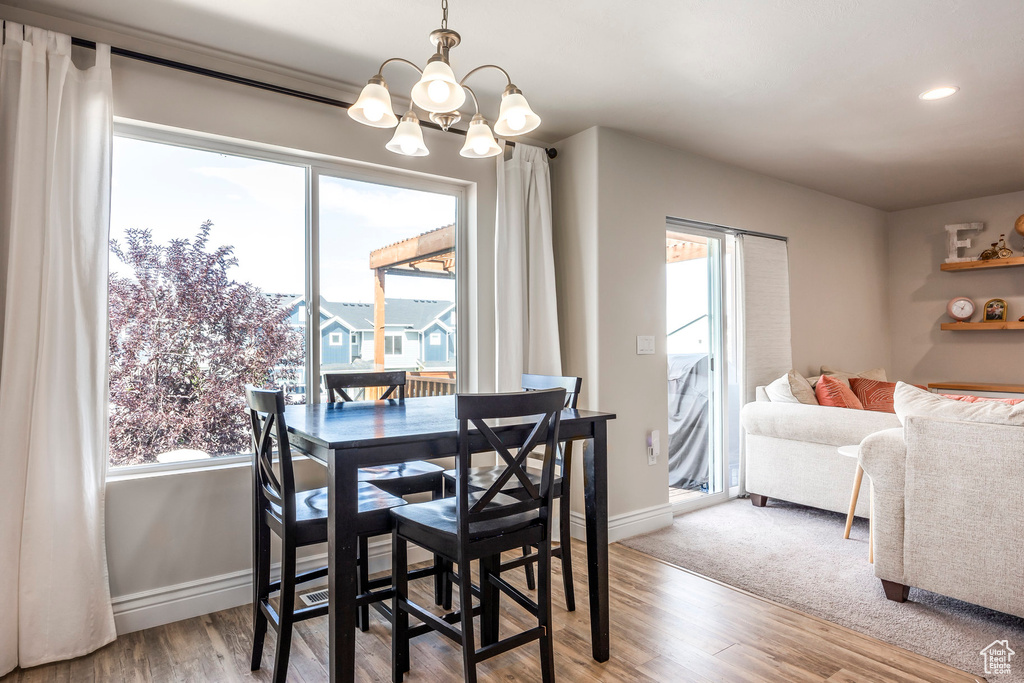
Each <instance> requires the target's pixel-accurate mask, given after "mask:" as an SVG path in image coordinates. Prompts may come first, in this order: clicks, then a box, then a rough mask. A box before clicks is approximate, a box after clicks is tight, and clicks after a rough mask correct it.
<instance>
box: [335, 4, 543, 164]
mask: <svg viewBox="0 0 1024 683" xmlns="http://www.w3.org/2000/svg"><path fill="white" fill-rule="evenodd" d="M441 17H442V18H441V28H439V29H437V30H435V31H432V32H431V33H430V42H431V43H433V44H434V47H435V48H436V52H435V53H434V54H433V55H432V56H431V57H430V59H428V60H427V65H426V66H425V67H423V69H420V68H419V67H418V66H416V64H415V63H413V62H410V61H409V60H408V59H404V58H402V57H391V58H390V59H387V60H385V61H384V63H383V64H381V65H380V68H379V69H377V75H376V76H374V77H373V78H371V79H370V81H369V82H368V83H367V84H366V86H365V87H364V88H363V90H362V92H360V93H359V99H357V100H356V102H355V104H353V105H351V106H350V107H349V110H348V115H349V116H350V117H351V118H352V120H354V121H358V122H359V123H362V124H363V125H366V126H372V127H374V128H394V127H396V126H397V129H396V130H395V134H394V136H393V137H392V138H391V141H390V142H388V144H387V145H385V147H387V149H388V150H390V151H392V152H395V153H396V154H403V155H405V156H414V157H422V156H426V155H427V154H429V153H430V152H429V151H428V150H427V146H426V144H425V143H424V142H423V131H422V129H421V128H420V119H419V116H417V114H416V108H417V107H418V108H419V109H421V110H422V111H425V112H427V113H428V114H429V115H430V120H431V121H432V122H433V123H435V124H437V125H438V126H439V127H440V128H441V130H444V131H447V130H449V129H450V128H451V126H453V125H454V124H456V123H458V122H459V121H460V120H462V118H463V115H462V113H461V112H460V111H459V107H461V106H462V105H463V103H464V102H465V101H466V96H467V94H468V95H469V96H470V97H472V98H473V109H474V114H475V115H474V116H473V118H472V120H471V121H470V123H469V129H468V130H467V131H466V142H465V144H464V145H463V146H462V149H461V150H460V151H459V154H461V155H462V156H464V157H468V158H471V159H484V158H487V157H493V156H497V155H499V154H501V147H500V146H499V145H498V143H497V141H496V140H495V139H494V134H495V133H497V134H498V135H501V136H502V137H514V136H516V135H523V134H525V133H529V132H530V131H532V130H534V129H536V128H537V126H539V125H540V117H539V116H537V114H536V113H534V111H533V109H532V108H531V107H530V103H529V102H527V101H526V98H525V97H523V93H522V91H521V90H519V88H517V87H516V86H515V85H513V84H512V78H511V76H509V75H508V72H507V71H505V70H504V69H503V68H501V67H500V66H498V65H496V64H484V65H482V66H478V67H476V68H474V69H471V70H470V71H469V72H468V73H467V74H466V75H465V76H463V77H462V80H459V79H457V78H456V77H455V72H454V71H452V67H451V62H450V56H451V51H452V49H454V48H456V47H458V46H459V43H461V42H462V37H461V36H460V35H459V34H458V33H457V32H456V31H453V30H451V29H449V28H448V0H441ZM392 63H402V64H405V65H406V66H408V67H411V68H413V69H415V70H416V71H417V72H419V75H420V77H419V80H418V81H416V84H415V85H414V86H413V87H412V90H411V92H410V93H409V99H410V100H411V101H412V104H411V105H410V108H409V111H408V112H406V114H405V116H403V117H402V119H401V121H399V120H398V118H397V117H396V116H395V112H394V109H392V106H391V92H390V91H389V90H388V84H387V83H386V82H385V81H384V76H383V72H384V68H385V67H386V66H388V65H389V64H392ZM485 69H494V70H497V71H500V72H501V73H502V75H503V76H504V77H505V82H506V87H505V90H504V92H503V93H502V95H501V103H500V105H499V108H498V118H497V121H496V122H495V124H494V131H493V132H492V131H491V127H490V125H489V124H488V123H487V119H485V118H484V117H483V114H481V113H480V102H479V101H478V100H477V96H476V93H474V92H473V89H472V88H471V87H470V86H468V85H466V81H467V80H468V79H469V78H470V77H471V76H473V75H474V74H476V73H477V72H479V71H483V70H485ZM455 130H456V132H461V131H458V129H455Z"/></svg>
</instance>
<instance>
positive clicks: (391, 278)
mask: <svg viewBox="0 0 1024 683" xmlns="http://www.w3.org/2000/svg"><path fill="white" fill-rule="evenodd" d="M316 182H317V183H318V189H319V192H318V196H319V201H320V205H319V212H318V217H319V241H320V245H319V259H318V260H319V263H320V272H319V275H318V279H317V282H318V283H319V290H320V294H321V298H320V308H321V311H322V312H326V313H328V314H329V315H334V316H337V317H338V318H339V319H341V320H344V321H346V322H347V323H348V324H349V329H361V330H365V329H373V330H379V329H382V328H385V326H386V330H387V332H386V334H385V335H384V340H383V342H384V343H383V344H381V348H378V347H377V344H376V343H375V342H374V340H373V336H372V334H371V333H369V332H367V333H363V336H362V338H361V343H360V345H359V347H358V352H354V353H351V354H342V353H335V354H332V353H331V352H330V349H329V348H328V349H327V350H326V351H324V352H323V353H322V354H321V355H322V358H321V364H320V372H351V371H359V370H368V369H373V368H380V367H383V368H386V369H389V370H392V369H393V370H405V371H406V372H407V381H408V383H409V393H410V394H413V395H415V396H423V395H428V394H431V393H433V394H442V393H443V394H449V393H455V377H456V369H457V353H456V352H455V351H454V350H453V351H452V352H451V353H442V352H439V351H438V350H437V349H436V347H435V350H434V352H433V354H431V353H429V352H428V349H429V345H428V344H424V343H421V340H422V341H425V340H423V339H422V337H421V336H420V335H419V334H415V333H412V332H410V333H409V334H410V337H409V338H408V339H406V332H405V330H410V331H411V330H424V329H427V328H430V327H431V326H432V325H433V324H434V321H436V320H439V319H441V318H442V316H447V315H448V312H449V311H452V310H453V305H454V304H455V300H456V296H455V294H456V291H457V284H458V283H457V280H456V268H455V264H456V245H457V240H456V237H457V231H456V224H457V221H458V215H459V199H458V197H457V196H454V195H452V194H450V193H445V192H441V191H432V190H431V191H427V190H420V189H410V188H405V187H395V186H394V185H392V184H384V183H382V182H370V181H368V180H366V179H364V178H360V179H356V178H346V177H341V176H339V175H334V174H327V173H324V174H322V175H319V176H318V179H317V181H316ZM444 320H445V324H448V323H447V320H448V318H447V317H446V318H444ZM452 324H453V325H454V322H453V323H452ZM434 329H436V327H435V328H434ZM377 354H381V355H380V356H378V355H377ZM439 378H440V379H444V380H445V381H444V382H442V381H440V380H439Z"/></svg>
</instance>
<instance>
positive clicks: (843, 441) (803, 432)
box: [740, 401, 900, 457]
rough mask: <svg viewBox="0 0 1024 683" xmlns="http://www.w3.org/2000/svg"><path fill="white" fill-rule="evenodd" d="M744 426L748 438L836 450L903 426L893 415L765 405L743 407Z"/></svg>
mask: <svg viewBox="0 0 1024 683" xmlns="http://www.w3.org/2000/svg"><path fill="white" fill-rule="evenodd" d="M740 422H741V424H742V425H743V429H744V430H746V432H747V433H748V434H757V435H759V436H767V437H772V438H775V439H792V440H795V441H807V442H811V443H820V444H826V445H829V446H836V447H838V446H848V445H851V444H855V443H860V442H861V441H862V440H863V439H864V437H866V436H867V435H868V434H873V433H875V432H877V431H881V430H883V429H892V428H894V427H899V426H900V421H899V420H898V419H896V416H895V415H891V414H889V413H876V412H872V411H868V410H846V409H844V408H828V407H826V406H806V405H802V404H799V403H769V402H765V401H761V402H753V403H748V404H747V405H745V406H743V410H742V411H740ZM837 457H841V456H838V454H837Z"/></svg>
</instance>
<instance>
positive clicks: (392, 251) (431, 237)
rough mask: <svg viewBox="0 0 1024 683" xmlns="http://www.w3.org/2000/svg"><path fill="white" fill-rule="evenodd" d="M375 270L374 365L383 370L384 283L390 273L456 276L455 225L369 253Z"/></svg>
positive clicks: (372, 267)
mask: <svg viewBox="0 0 1024 683" xmlns="http://www.w3.org/2000/svg"><path fill="white" fill-rule="evenodd" d="M370 270H372V271H373V272H374V275H375V277H374V292H373V364H374V368H375V369H376V370H383V369H384V320H385V316H384V283H385V277H386V276H387V275H388V273H393V274H395V275H405V276H407V277H408V276H412V277H439V278H445V279H449V280H451V279H454V278H455V225H446V226H444V227H443V228H438V229H436V230H431V231H430V232H425V233H423V234H422V235H417V236H416V237H410V238H409V239H405V240H402V241H401V242H395V243H394V244H389V245H388V246H386V247H381V248H380V249H376V250H374V251H371V252H370Z"/></svg>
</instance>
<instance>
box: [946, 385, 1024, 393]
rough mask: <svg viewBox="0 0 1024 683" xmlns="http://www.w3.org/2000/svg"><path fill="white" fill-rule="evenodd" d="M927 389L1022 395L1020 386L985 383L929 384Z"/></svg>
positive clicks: (1022, 390) (1022, 387) (1022, 386)
mask: <svg viewBox="0 0 1024 683" xmlns="http://www.w3.org/2000/svg"><path fill="white" fill-rule="evenodd" d="M928 388H929V389H945V390H946V391H990V392H994V393H999V392H1002V393H1007V394H1024V385H1021V384H993V383H986V382H981V383H978V382H973V383H972V382H931V383H929V384H928Z"/></svg>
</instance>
